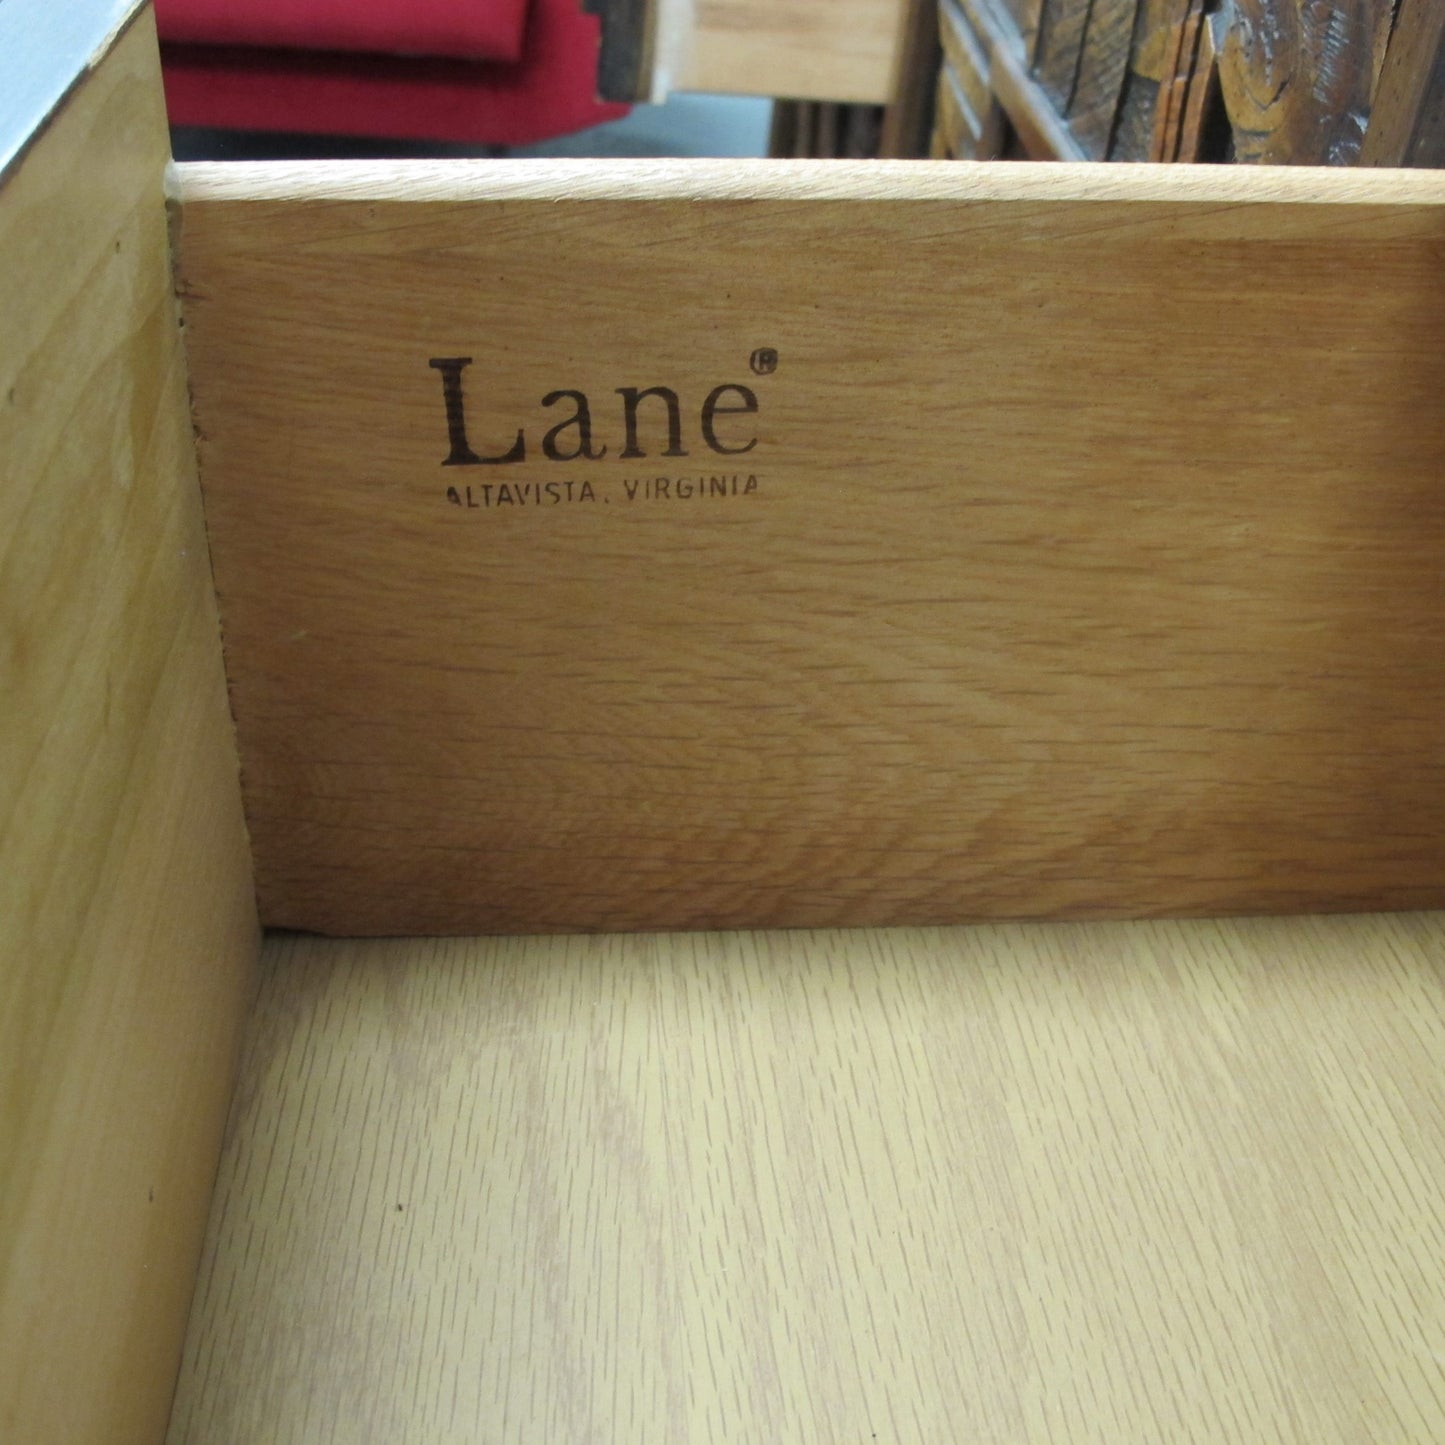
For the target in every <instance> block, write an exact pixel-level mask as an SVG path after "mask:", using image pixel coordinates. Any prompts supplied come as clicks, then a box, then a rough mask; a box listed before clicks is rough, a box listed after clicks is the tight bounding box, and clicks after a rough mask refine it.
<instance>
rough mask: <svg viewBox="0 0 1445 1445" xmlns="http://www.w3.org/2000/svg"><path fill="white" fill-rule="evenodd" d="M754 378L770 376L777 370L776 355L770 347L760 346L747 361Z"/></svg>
mask: <svg viewBox="0 0 1445 1445" xmlns="http://www.w3.org/2000/svg"><path fill="white" fill-rule="evenodd" d="M748 365H749V366H751V367H752V369H753V375H754V376H771V375H772V374H773V373H774V372H775V371H776V370H777V369H778V353H777V352H776V351H774V350H773V348H772V347H771V346H760V347H758V349H757V350H756V351H755V352H753V354H752V356H751V357H750V358H749V360H748Z"/></svg>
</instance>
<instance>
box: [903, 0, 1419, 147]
mask: <svg viewBox="0 0 1445 1445" xmlns="http://www.w3.org/2000/svg"><path fill="white" fill-rule="evenodd" d="M938 18H939V32H940V40H941V45H942V49H943V62H942V66H941V69H940V72H939V76H938V82H937V121H936V125H935V129H934V134H933V141H932V146H931V153H932V154H933V155H934V156H937V157H955V158H961V159H992V158H995V157H1009V158H1029V159H1035V160H1093V161H1099V160H1114V161H1166V162H1167V161H1196V162H1241V163H1262V164H1268V165H1355V164H1360V163H1366V164H1377V165H1400V164H1412V165H1438V164H1440V163H1441V162H1442V160H1445V149H1442V146H1441V138H1442V134H1445V132H1442V129H1441V127H1440V124H1439V117H1438V114H1436V112H1438V110H1439V92H1440V64H1441V60H1440V57H1441V49H1440V46H1441V32H1442V27H1445V6H1441V5H1439V4H1438V3H1435V0H1341V3H1334V4H1318V3H1314V0H938ZM1432 77H1433V79H1432ZM1432 107H1433V110H1432ZM1432 116H1433V119H1432Z"/></svg>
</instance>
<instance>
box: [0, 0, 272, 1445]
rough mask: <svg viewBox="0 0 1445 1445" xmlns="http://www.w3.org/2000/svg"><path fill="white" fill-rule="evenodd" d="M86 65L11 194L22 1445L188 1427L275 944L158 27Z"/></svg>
mask: <svg viewBox="0 0 1445 1445" xmlns="http://www.w3.org/2000/svg"><path fill="white" fill-rule="evenodd" d="M103 34H104V32H102V35H103ZM82 38H84V37H82ZM92 44H93V42H91V41H87V42H86V44H85V45H84V47H83V48H82V49H80V50H79V52H78V61H79V62H80V63H82V64H83V63H84V62H89V61H90V60H91V59H92ZM94 58H95V59H96V60H97V61H99V63H98V65H97V68H96V69H95V70H94V71H93V73H91V74H90V75H89V77H88V78H86V79H85V80H84V82H83V84H81V85H80V86H79V88H78V89H77V90H76V91H75V92H74V93H73V94H72V95H71V97H70V99H69V101H68V102H67V103H66V105H65V106H64V108H63V109H62V110H61V111H60V113H59V114H58V116H57V117H56V118H55V119H54V121H53V122H52V123H51V125H50V126H49V128H48V129H47V130H46V131H45V132H44V133H43V134H41V135H40V136H39V137H38V138H37V139H36V140H35V141H34V143H33V144H32V145H31V147H30V148H29V150H28V151H27V152H26V153H25V154H24V157H23V159H22V160H21V161H20V162H19V164H18V167H17V168H16V169H15V170H13V171H12V172H11V173H10V174H9V176H8V177H7V179H6V182H5V185H4V188H3V189H0V338H3V345H0V1440H4V1441H6V1442H11V1441H13V1442H16V1445H21V1442H25V1445H29V1442H36V1445H41V1442H66V1445H90V1442H100V1441H115V1442H122V1441H124V1442H130V1441H154V1440H156V1439H157V1438H159V1436H160V1435H161V1433H162V1432H163V1431H164V1428H165V1420H166V1414H167V1410H168V1407H169V1403H170V1397H171V1390H172V1387H173V1383H174V1380H175V1371H176V1363H177V1360H178V1358H179V1353H180V1344H181V1337H182V1334H183V1331H184V1328H185V1318H186V1310H187V1307H188V1303H189V1300H190V1295H191V1289H192V1286H193V1283H194V1278H195V1265H196V1259H197V1256H198V1253H199V1250H200V1244H201V1235H202V1232H203V1230H204V1227H205V1218H206V1211H207V1207H208V1205H209V1199H210V1190H211V1184H212V1181H213V1178H214V1170H215V1162H216V1158H217V1154H218V1152H219V1148H220V1134H221V1127H222V1124H223V1122H224V1118H225V1110H226V1106H227V1102H228V1100H229V1096H230V1089H231V1082H232V1077H233V1069H234V1062H235V1048H236V1044H237V1041H238V1036H239V1030H240V1022H241V1019H242V1018H243V1016H244V1013H245V1010H246V1008H247V1007H248V1006H249V1003H250V999H251V994H252V990H253V988H254V980H255V974H254V970H255V960H256V950H257V935H256V923H255V904H254V898H253V894H252V888H251V880H250V866H249V858H248V851H247V845H246V838H245V833H244V829H243V825H242V820H241V811H240V789H239V782H238V778H237V762H236V752H235V743H234V738H233V733H232V728H231V722H230V717H229V714H228V712H227V708H226V699H225V690H224V684H223V679H222V673H221V659H220V640H219V632H218V627H217V620H216V609H215V602H214V597H213V595H212V589H211V580H210V571H209V567H208V565H207V557H206V542H205V537H204V534H203V531H202V526H201V516H200V510H201V509H200V494H199V489H198V486H197V483H196V473H195V458H194V451H193V443H192V436H191V427H190V420H189V415H188V409H187V400H186V387H185V378H184V367H183V364H182V357H181V351H180V343H179V336H178V330H177V327H178V319H179V318H178V314H177V309H176V306H175V300H174V296H173V294H172V288H171V277H170V264H169V255H168V246H167V236H166V216H165V203H164V197H163V193H162V178H163V172H164V167H165V165H166V162H167V159H168V155H169V152H168V146H167V135H166V126H165V114H164V108H163V104H162V99H161V91H160V71H159V66H158V64H157V52H156V42H155V33H154V28H153V26H152V23H151V20H150V16H149V14H144V15H142V16H141V17H140V18H139V19H138V20H137V21H136V22H135V23H134V25H133V26H132V27H131V28H130V30H129V31H128V32H126V34H125V35H124V38H123V39H121V40H120V41H119V42H118V43H117V45H116V46H115V48H114V49H113V50H112V51H111V52H110V53H109V55H108V56H106V57H105V58H104V59H103V60H102V59H101V58H100V57H99V56H96V57H94ZM52 59H53V57H52ZM0 69H3V66H0Z"/></svg>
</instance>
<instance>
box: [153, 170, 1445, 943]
mask: <svg viewBox="0 0 1445 1445" xmlns="http://www.w3.org/2000/svg"><path fill="white" fill-rule="evenodd" d="M179 188H180V194H181V197H182V206H183V216H184V222H183V235H182V242H181V272H182V285H183V287H184V290H185V293H186V311H187V315H188V318H189V323H190V324H189V327H188V331H187V335H188V337H189V338H190V342H189V345H190V356H191V362H192V380H193V387H194V395H195V406H196V415H197V418H198V421H199V426H200V430H201V434H202V438H201V456H202V483H203V486H204V489H205V493H206V498H207V507H208V517H209V525H210V528H211V535H212V540H213V546H214V558H215V566H216V577H217V583H218V587H219V591H220V599H221V606H222V615H223V622H224V629H225V636H226V646H227V650H228V655H229V666H230V678H231V684H232V698H233V702H234V707H235V710H236V716H237V721H238V725H239V730H240V738H241V746H242V754H243V762H244V768H243V771H244V777H245V785H246V794H247V799H248V805H249V814H250V822H251V829H252V836H253V838H254V841H255V848H256V860H257V870H258V884H259V889H260V895H261V900H262V908H263V913H264V916H265V917H266V918H267V920H268V921H270V922H272V923H274V924H277V925H282V926H295V927H303V928H307V929H312V930H317V931H321V932H351V933H401V932H407V931H411V932H470V931H481V932H491V931H500V932H508V931H518V930H528V929H556V928H562V929H565V928H569V927H573V928H602V927H612V928H619V927H658V926H667V925H675V926H683V925H685V926H698V925H719V926H733V925H755V924H808V925H822V924H838V923H868V922H874V923H897V922H910V921H911V922H928V921H958V920H963V919H966V918H969V917H979V916H1000V915H1004V916H1009V915H1012V916H1020V915H1101V914H1106V915H1120V914H1133V915H1138V914H1161V913H1169V912H1180V913H1196V914H1207V913H1211V912H1220V911H1229V912H1238V911H1272V910H1288V909H1314V908H1325V909H1345V908H1366V907H1369V908H1374V907H1402V906H1423V905H1427V904H1431V903H1435V902H1438V901H1440V900H1441V899H1442V896H1445V765H1442V753H1441V749H1440V737H1441V730H1440V718H1441V716H1442V715H1445V574H1442V572H1441V569H1440V565H1439V559H1440V557H1441V556H1442V555H1445V493H1442V490H1441V486H1440V476H1441V463H1442V456H1445V411H1442V409H1441V407H1440V405H1439V398H1440V396H1441V394H1442V391H1445V293H1442V289H1441V283H1440V268H1439V265H1438V257H1439V251H1440V246H1441V243H1442V241H1445V206H1442V204H1441V202H1442V201H1445V177H1442V176H1439V175H1435V174H1426V173H1423V172H1420V173H1408V174H1401V173H1389V174H1387V173H1383V172H1355V173H1327V172H1303V173H1301V172H1291V173H1283V172H1279V171H1275V172H1271V173H1268V174H1263V173H1261V174H1255V175H1251V174H1248V173H1244V172H1242V170H1240V171H1231V172H1221V171H1213V170H1212V171H1209V172H1205V171H1204V170H1202V169H1200V170H1193V171H1186V170H1185V169H1184V168H1180V167H1154V168H1150V167H1137V168H1136V167H1118V168H1104V167H1089V166H1082V167H1057V168H1054V167H1048V166H1007V165H1003V166H994V167H970V166H961V165H947V164H939V165H929V164H917V165H909V164H893V165H890V164H876V163H875V164H871V165H862V166H858V165H843V164H830V165H818V164H801V165H800V164H784V163H777V164H770V163H766V162H760V163H756V164H742V165H737V164H726V165H719V164H711V165H709V164H700V165H695V166H689V165H685V164H684V165H679V164H675V163H661V164H632V163H627V164H620V165H610V166H609V165H603V164H600V163H589V164H587V165H573V164H541V165H525V164H523V165H518V164H512V163H501V164H497V163H492V164H488V163H479V164H475V165H466V164H464V165H461V166H446V165H432V166H427V165H421V166H406V167H391V168H387V167H377V166H362V167H347V166H344V165H337V166H331V165H327V166H305V165H301V166H280V167H264V166H250V167H247V166H237V167H209V168H206V167H202V168H199V169H187V170H183V171H182V173H181V176H180V180H179ZM1366 279H1367V280H1368V284H1365V282H1366ZM766 347H771V348H775V349H776V350H777V353H778V355H779V357H780V364H779V366H778V368H777V370H776V372H775V373H773V374H771V375H764V376H757V375H754V374H753V372H752V370H751V366H750V356H751V354H752V353H753V352H754V351H755V350H757V349H759V348H766ZM445 357H471V358H473V362H472V365H471V366H470V367H469V368H467V369H466V372H465V375H464V377H463V397H464V401H465V403H466V406H467V407H468V408H469V411H468V416H469V426H470V427H471V428H472V431H471V433H470V435H471V437H472V439H473V440H474V441H475V443H476V446H477V447H478V448H481V449H482V450H481V452H480V454H481V455H494V454H497V453H499V452H500V451H502V450H503V449H505V448H506V447H509V446H511V445H512V444H513V442H514V440H515V434H516V430H517V429H518V428H519V427H523V426H525V428H526V429H527V430H528V432H529V434H530V442H529V445H530V448H531V451H530V454H529V457H528V459H527V461H526V462H525V463H523V464H520V465H513V466H449V465H444V463H445V462H446V460H447V459H448V457H449V455H450V452H449V437H448V423H447V414H446V410H445V405H444V385H443V379H442V375H441V373H440V372H439V371H438V370H436V369H434V368H432V367H431V366H430V364H429V361H430V359H432V358H445ZM720 384H727V385H738V386H740V385H746V386H748V387H750V388H752V389H753V392H754V393H755V395H756V397H757V402H758V408H759V410H758V412H757V415H756V416H755V417H754V416H743V417H741V418H738V417H732V418H729V419H728V422H727V425H728V426H730V427H731V428H733V430H730V431H726V432H725V433H724V434H725V436H726V437H728V438H731V440H730V441H729V442H728V444H729V445H742V444H743V442H744V438H745V437H746V438H748V439H751V438H752V435H753V434H752V431H751V427H752V426H754V425H755V426H756V428H757V431H756V441H757V444H756V446H755V447H754V448H753V449H752V450H751V451H750V452H748V453H747V454H746V455H742V456H730V457H724V456H716V455H713V454H712V453H711V452H709V451H708V449H707V447H706V445H705V443H704V441H703V439H702V435H703V434H702V430H701V426H700V418H699V409H700V407H701V405H702V404H703V402H704V399H705V398H706V397H707V396H708V395H709V389H710V388H714V387H717V386H718V385H720ZM654 385H665V386H668V387H671V388H674V389H675V390H676V392H677V394H678V396H679V397H680V398H681V406H682V409H683V414H682V417H681V425H682V428H683V432H684V437H683V440H684V442H685V445H686V447H687V449H688V451H689V455H688V457H686V458H684V459H676V458H674V459H668V458H666V457H663V456H660V455H659V453H660V452H661V451H662V450H663V449H664V448H665V447H666V445H667V441H668V438H667V436H666V435H665V432H666V426H665V424H664V422H665V418H664V416H663V410H664V408H663V403H662V402H661V401H658V400H657V399H656V398H654V399H653V400H652V401H651V402H649V403H648V405H649V406H650V407H652V413H651V415H650V417H644V418H643V420H642V422H641V424H640V435H641V436H642V438H643V443H644V449H645V450H647V452H648V455H647V456H646V457H645V458H644V459H643V460H642V461H636V460H632V461H629V460H623V459H621V458H620V455H619V453H620V451H621V450H622V448H623V443H624V440H625V437H624V435H623V432H624V428H623V423H622V417H621V415H620V413H621V410H622V407H623V402H622V400H621V399H620V397H619V388H627V387H633V388H643V387H651V386H654ZM559 388H577V389H581V390H582V391H584V392H586V393H587V395H588V396H589V397H590V398H591V399H592V406H593V407H594V408H595V421H596V435H595V437H594V444H595V445H596V446H600V445H604V444H605V445H606V446H607V447H608V448H609V451H608V454H607V456H606V457H604V458H602V459H600V460H598V461H595V462H588V463H586V464H576V463H566V462H554V461H547V460H546V459H545V458H543V457H542V456H541V455H540V447H541V441H542V432H543V430H544V429H545V428H546V427H547V426H549V425H550V424H551V423H552V422H554V421H559V420H561V419H563V418H564V417H565V416H566V415H567V414H568V413H569V412H570V410H571V403H566V402H564V404H563V406H562V407H561V408H560V409H558V410H553V411H551V412H549V411H548V409H547V408H545V407H543V406H542V405H541V400H542V398H544V397H545V396H547V395H549V394H550V393H552V392H553V390H554V389H559ZM732 395H733V396H734V397H735V396H736V395H737V394H736V393H734V394H732ZM575 439H576V438H575V435H574V436H573V437H571V438H568V439H566V440H567V444H568V445H569V446H570V445H571V444H572V443H573V442H574V441H575ZM710 474H711V475H715V474H723V475H726V476H732V475H737V476H740V477H742V478H744V479H745V478H746V477H747V476H749V475H755V476H756V477H757V478H758V486H757V490H756V492H755V493H751V494H747V495H740V496H735V497H727V498H721V499H719V498H712V497H709V498H707V499H704V500H699V499H698V498H696V497H693V498H691V499H688V500H685V501H679V500H677V499H676V498H675V496H674V498H672V499H670V500H665V501H651V500H647V499H646V496H645V494H643V495H641V496H640V497H639V499H638V500H636V501H629V499H628V493H627V487H628V485H629V484H637V483H638V481H639V479H648V478H653V477H656V476H659V475H663V476H668V477H671V478H673V479H675V478H677V477H679V476H685V477H689V478H696V477H697V476H699V475H710ZM504 479H505V480H509V481H510V483H511V485H512V486H514V487H515V486H517V485H518V484H519V483H526V484H528V486H529V488H530V489H531V490H530V493H529V495H530V496H532V497H534V498H535V497H537V496H539V495H542V493H541V492H540V491H539V490H538V489H539V488H541V487H543V486H544V484H546V483H549V482H550V483H558V484H560V483H562V482H563V481H564V480H566V479H572V480H573V482H574V485H575V486H579V487H580V484H581V482H582V481H586V482H588V483H589V485H591V486H592V487H593V488H594V489H595V492H596V497H597V500H596V501H595V502H592V503H586V504H571V505H567V504H561V505H557V506H550V505H549V506H533V505H526V506H500V507H499V506H492V507H486V506H483V505H482V503H483V501H484V498H485V496H486V495H487V494H486V493H484V492H483V490H482V488H483V484H486V485H487V486H488V487H490V488H491V489H492V491H493V492H495V489H496V486H497V484H498V483H499V482H500V481H502V480H504ZM468 486H471V487H472V488H473V500H474V501H475V503H476V506H475V507H474V508H471V509H468V508H466V507H458V506H453V505H450V504H449V502H448V500H447V495H448V488H457V489H460V490H459V491H458V492H457V496H458V497H460V496H461V495H462V493H463V492H464V491H465V489H466V488H467V487H468ZM604 499H606V500H604Z"/></svg>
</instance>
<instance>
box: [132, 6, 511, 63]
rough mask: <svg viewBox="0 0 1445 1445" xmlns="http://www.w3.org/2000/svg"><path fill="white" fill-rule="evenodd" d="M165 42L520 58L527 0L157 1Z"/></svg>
mask: <svg viewBox="0 0 1445 1445" xmlns="http://www.w3.org/2000/svg"><path fill="white" fill-rule="evenodd" d="M155 8H156V25H157V27H158V28H159V30H160V34H161V39H162V40H174V41H177V42H179V43H182V44H193V45H253V46H262V47H266V48H272V47H276V48H280V49H287V50H357V51H362V52H364V53H367V54H375V55H442V56H450V57H451V58H453V59H456V60H504V61H516V60H517V59H519V58H520V56H521V54H522V35H523V28H524V22H525V21H526V18H527V8H528V0H155Z"/></svg>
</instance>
